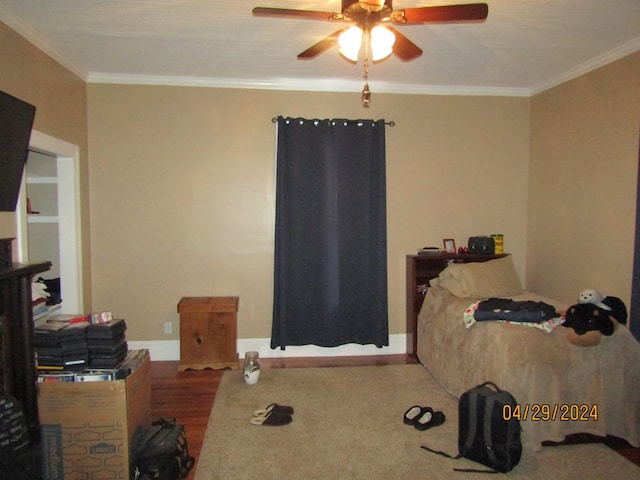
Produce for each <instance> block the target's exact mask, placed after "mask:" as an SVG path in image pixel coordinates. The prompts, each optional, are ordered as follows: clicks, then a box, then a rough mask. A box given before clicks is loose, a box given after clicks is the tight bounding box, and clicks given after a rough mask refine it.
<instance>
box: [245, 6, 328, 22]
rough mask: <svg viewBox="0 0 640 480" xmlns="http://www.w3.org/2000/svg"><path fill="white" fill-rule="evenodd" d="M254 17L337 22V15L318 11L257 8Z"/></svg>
mask: <svg viewBox="0 0 640 480" xmlns="http://www.w3.org/2000/svg"><path fill="white" fill-rule="evenodd" d="M252 12H253V16H254V17H286V18H291V17H296V18H307V19H310V20H337V19H338V18H336V15H337V14H335V13H332V12H319V11H317V10H295V9H292V8H270V7H255V8H254V9H253V10H252Z"/></svg>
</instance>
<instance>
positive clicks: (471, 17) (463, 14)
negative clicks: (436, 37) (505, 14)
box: [391, 3, 489, 23]
mask: <svg viewBox="0 0 640 480" xmlns="http://www.w3.org/2000/svg"><path fill="white" fill-rule="evenodd" d="M487 15H489V6H488V5H487V4H486V3H468V4H464V5H443V6H438V7H417V8H403V9H400V10H396V11H395V12H393V13H392V15H391V18H392V20H393V21H394V22H396V23H445V22H470V21H479V20H485V19H486V18H487Z"/></svg>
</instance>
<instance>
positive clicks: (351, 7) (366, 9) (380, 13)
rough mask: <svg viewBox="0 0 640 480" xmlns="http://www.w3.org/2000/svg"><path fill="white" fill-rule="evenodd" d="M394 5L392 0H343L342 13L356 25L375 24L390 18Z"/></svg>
mask: <svg viewBox="0 0 640 480" xmlns="http://www.w3.org/2000/svg"><path fill="white" fill-rule="evenodd" d="M392 11H393V6H392V2H391V0H386V1H375V0H342V15H343V16H344V18H345V19H347V20H350V21H352V22H354V23H355V24H356V25H360V26H365V25H374V24H376V23H378V22H379V21H380V20H381V19H383V18H389V16H390V15H391V12H392Z"/></svg>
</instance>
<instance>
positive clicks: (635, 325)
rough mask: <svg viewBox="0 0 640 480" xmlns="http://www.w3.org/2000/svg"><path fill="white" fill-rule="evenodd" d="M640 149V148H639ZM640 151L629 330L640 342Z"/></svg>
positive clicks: (639, 157) (639, 154)
mask: <svg viewBox="0 0 640 480" xmlns="http://www.w3.org/2000/svg"><path fill="white" fill-rule="evenodd" d="M639 149H640V146H639ZM639 249H640V151H639V152H638V183H637V184H636V241H635V248H634V249H633V251H634V258H633V286H632V287H631V309H630V317H631V318H630V319H629V328H630V330H631V333H633V336H634V337H636V340H638V341H640V251H639Z"/></svg>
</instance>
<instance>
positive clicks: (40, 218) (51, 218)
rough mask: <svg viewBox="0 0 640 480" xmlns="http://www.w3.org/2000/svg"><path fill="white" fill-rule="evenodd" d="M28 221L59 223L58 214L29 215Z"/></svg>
mask: <svg viewBox="0 0 640 480" xmlns="http://www.w3.org/2000/svg"><path fill="white" fill-rule="evenodd" d="M27 223H58V216H57V215H37V214H29V215H27Z"/></svg>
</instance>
